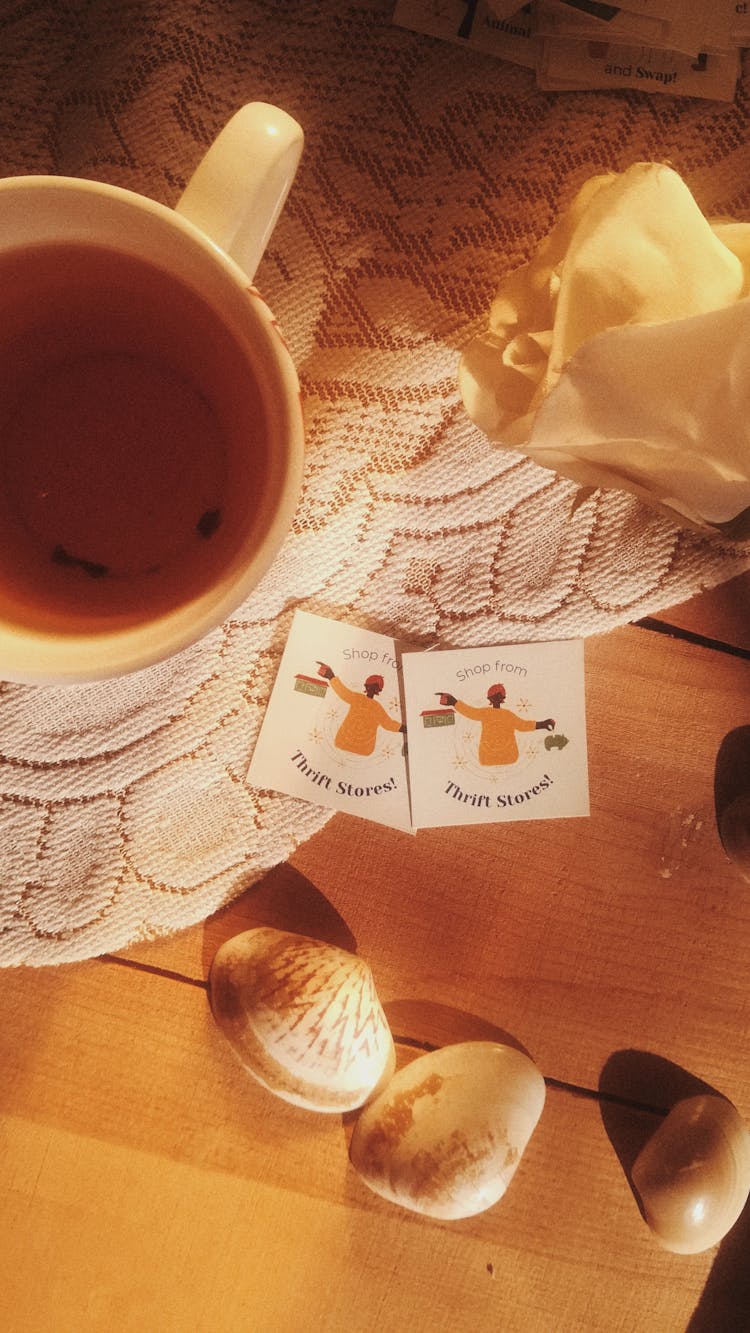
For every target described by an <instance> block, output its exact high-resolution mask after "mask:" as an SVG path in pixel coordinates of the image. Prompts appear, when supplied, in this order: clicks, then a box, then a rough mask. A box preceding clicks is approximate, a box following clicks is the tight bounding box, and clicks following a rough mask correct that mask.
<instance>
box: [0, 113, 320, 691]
mask: <svg viewBox="0 0 750 1333" xmlns="http://www.w3.org/2000/svg"><path fill="white" fill-rule="evenodd" d="M302 142H303V136H302V131H301V129H300V127H299V125H297V123H296V121H294V120H292V118H291V117H289V116H288V115H287V114H286V113H285V112H283V111H280V110H279V109H278V108H275V107H270V106H268V105H266V104H263V103H252V104H250V105H248V106H245V107H243V108H242V109H241V110H240V111H239V112H238V113H237V114H236V115H235V116H234V117H233V118H232V120H230V122H229V124H228V125H227V126H226V128H225V129H224V130H223V131H222V133H221V134H220V135H219V137H218V139H217V140H216V142H215V143H214V144H213V145H212V147H211V148H210V149H209V151H208V153H207V154H206V156H205V157H204V159H203V161H202V162H201V163H200V165H199V166H198V169H197V171H196V173H195V175H194V176H193V178H192V179H191V181H190V183H189V185H188V187H187V189H186V190H185V192H184V194H183V196H182V198H181V199H180V201H179V202H178V204H177V206H176V208H175V209H170V208H167V207H165V206H163V205H162V204H159V203H156V202H154V201H153V200H150V199H146V198H144V197H143V196H141V195H138V194H134V193H132V192H130V191H128V190H123V189H120V188H117V187H114V186H110V185H105V184H101V183H97V182H93V181H87V180H77V179H73V178H66V177H52V176H19V177H12V178H9V179H6V180H3V181H0V679H3V680H11V681H20V682H25V683H52V684H60V683H70V682H78V681H85V680H93V679H99V678H104V677H111V676H117V675H121V674H123V673H125V672H129V671H133V670H136V669H138V668H142V667H145V666H148V665H149V664H151V663H153V662H156V661H158V660H160V659H163V658H165V657H167V656H170V655H171V654H173V653H175V652H177V651H179V650H180V649H181V648H183V647H186V646H187V645H188V644H190V643H192V642H195V640H197V639H198V638H200V637H202V636H203V635H204V634H205V633H207V632H208V631H209V630H210V629H212V628H214V627H215V626H217V625H218V624H220V623H221V622H222V621H223V620H224V619H225V618H226V617H227V616H228V615H229V614H230V613H231V612H232V611H233V610H234V609H236V607H237V606H239V605H240V603H241V602H242V601H243V600H244V599H245V597H246V596H247V595H248V593H249V592H250V591H251V590H252V588H253V587H254V586H255V585H256V584H257V583H258V581H259V580H260V578H261V577H262V575H263V574H264V573H265V572H266V570H267V569H268V567H269V565H270V564H271V562H272V560H273V558H274V556H275V555H276V553H277V552H278V550H279V547H280V546H281V544H282V542H283V540H284V538H285V535H286V533H287V531H288V529H289V526H290V523H291V520H292V516H293V513H294V510H295V508H296V505H297V501H298V499H299V493H300V488H301V483H302V467H303V428H302V412H301V405H300V395H299V383H298V379H297V375H296V372H295V369H294V366H293V363H292V361H291V358H290V356H289V353H288V351H287V348H286V346H285V344H284V342H283V339H282V337H281V335H280V333H279V331H278V329H277V327H276V325H275V322H274V319H273V316H272V314H271V312H270V311H269V309H268V308H267V306H266V305H265V303H264V302H263V300H262V299H261V297H260V296H259V294H258V292H257V291H256V290H255V288H254V287H253V286H252V278H253V276H254V273H255V268H256V265H257V263H258V261H259V259H260V257H261V255H262V254H263V251H264V249H265V246H266V243H267V241H268V238H269V236H270V234H271V231H272V229H273V227H274V225H275V223H276V220H277V218H278V215H279V213H280V211H281V208H282V207H283V204H284V200H285V199H286V195H287V192H288V190H289V187H290V185H291V183H292V180H293V177H294V174H295V172H296V169H297V164H298V162H299V157H300V153H301V150H302Z"/></svg>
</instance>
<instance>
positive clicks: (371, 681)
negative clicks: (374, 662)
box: [365, 676, 385, 690]
mask: <svg viewBox="0 0 750 1333" xmlns="http://www.w3.org/2000/svg"><path fill="white" fill-rule="evenodd" d="M365 685H377V687H378V689H379V690H382V688H383V686H384V685H385V681H384V680H383V677H382V676H368V677H367V680H366V681H365Z"/></svg>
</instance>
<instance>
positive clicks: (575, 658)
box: [403, 641, 589, 829]
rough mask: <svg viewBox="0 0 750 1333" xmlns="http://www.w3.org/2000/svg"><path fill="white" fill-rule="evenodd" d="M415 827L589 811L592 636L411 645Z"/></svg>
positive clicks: (408, 689)
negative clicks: (433, 647) (587, 674)
mask: <svg viewBox="0 0 750 1333" xmlns="http://www.w3.org/2000/svg"><path fill="white" fill-rule="evenodd" d="M403 674H404V692H405V696H406V700H407V728H408V734H409V781H410V786H411V803H412V821H413V824H414V828H415V829H417V828H430V827H435V826H438V825H448V824H487V823H493V822H495V821H503V820H517V819H559V818H561V817H563V816H577V815H587V814H588V813H589V797H588V760H587V750H586V710H585V697H584V675H583V644H582V643H581V642H579V641H571V642H562V643H531V644H512V645H507V644H506V645H504V646H502V647H498V648H463V649H456V650H454V651H449V652H434V653H405V654H404V656H403Z"/></svg>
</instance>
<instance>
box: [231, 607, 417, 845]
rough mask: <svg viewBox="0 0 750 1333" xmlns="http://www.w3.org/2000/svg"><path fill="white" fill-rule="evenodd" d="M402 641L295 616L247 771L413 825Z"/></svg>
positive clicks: (265, 781) (259, 782)
mask: <svg viewBox="0 0 750 1333" xmlns="http://www.w3.org/2000/svg"><path fill="white" fill-rule="evenodd" d="M399 673H400V666H399V663H398V660H397V655H396V647H395V644H394V641H393V639H389V638H387V637H386V636H385V635H382V634H374V633H373V632H372V631H371V630H362V629H357V628H356V627H354V626H352V625H345V624H341V623H340V622H339V621H336V620H328V619H326V618H325V617H324V616H316V615H312V614H311V613H310V612H308V611H298V612H297V613H296V614H295V617H294V621H293V622H292V628H291V631H290V634H289V638H288V639H287V643H286V647H285V649H284V653H283V656H282V659H281V665H280V667H279V672H278V675H277V677H276V681H275V683H274V687H273V691H272V693H271V698H270V701H269V704H268V709H267V711H266V716H265V718H264V720H263V726H262V727H261V731H260V735H259V737H258V742H257V745H256V747H255V752H254V754H253V757H252V760H251V762H250V767H249V769H248V779H249V781H250V782H252V783H253V785H255V786H258V787H269V788H272V789H273V790H274V791H281V792H285V793H286V794H287V795H289V796H300V797H302V798H303V799H304V800H306V801H313V802H314V803H315V804H316V805H325V806H329V807H332V808H333V809H335V810H345V811H347V812H348V813H349V814H353V815H360V816H361V817H362V818H363V819H371V820H375V821H376V822H377V823H379V824H387V825H389V826H390V827H391V828H398V829H405V830H411V821H410V816H409V791H408V784H407V779H406V759H405V754H404V748H405V747H404V734H403V733H404V730H405V728H404V725H403V721H402V713H401V702H400V698H401V689H400V684H399Z"/></svg>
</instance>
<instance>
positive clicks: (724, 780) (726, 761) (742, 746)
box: [714, 726, 750, 828]
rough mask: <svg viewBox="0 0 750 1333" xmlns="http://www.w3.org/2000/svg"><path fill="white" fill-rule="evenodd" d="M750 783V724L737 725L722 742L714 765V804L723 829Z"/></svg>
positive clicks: (717, 818)
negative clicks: (730, 809) (724, 819)
mask: <svg viewBox="0 0 750 1333" xmlns="http://www.w3.org/2000/svg"><path fill="white" fill-rule="evenodd" d="M749 786H750V726H742V727H735V728H734V730H733V731H729V732H727V735H726V736H725V737H724V739H723V741H722V742H721V745H720V746H719V751H718V754H717V756H716V765H715V768H714V804H715V808H716V822H717V824H718V825H719V828H721V821H722V816H723V815H724V814H725V812H726V810H727V808H728V807H729V806H730V805H731V803H732V801H734V800H735V798H736V797H737V796H741V795H743V794H744V793H745V792H746V791H747V790H748V787H749Z"/></svg>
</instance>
